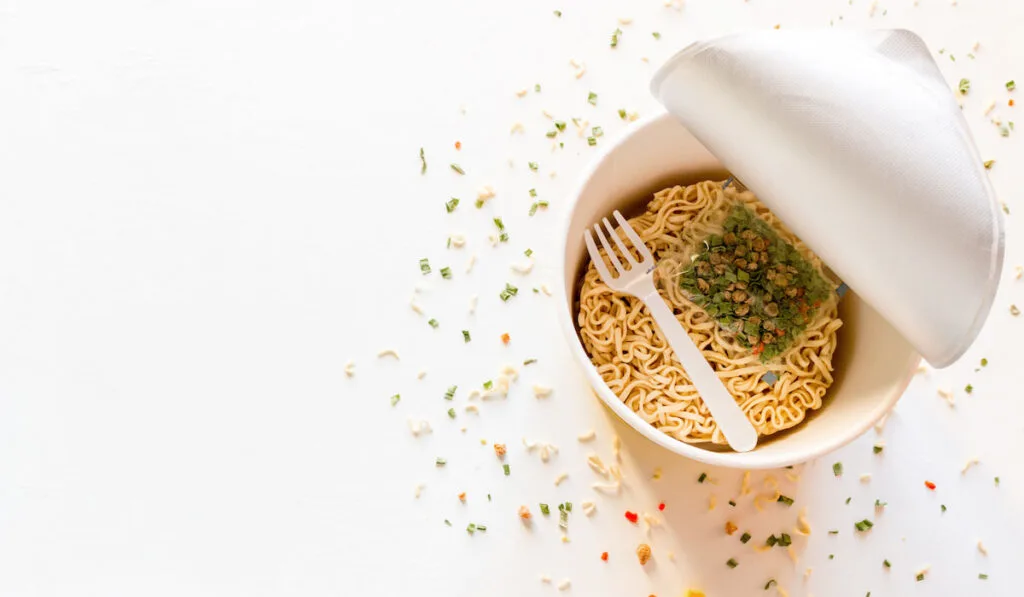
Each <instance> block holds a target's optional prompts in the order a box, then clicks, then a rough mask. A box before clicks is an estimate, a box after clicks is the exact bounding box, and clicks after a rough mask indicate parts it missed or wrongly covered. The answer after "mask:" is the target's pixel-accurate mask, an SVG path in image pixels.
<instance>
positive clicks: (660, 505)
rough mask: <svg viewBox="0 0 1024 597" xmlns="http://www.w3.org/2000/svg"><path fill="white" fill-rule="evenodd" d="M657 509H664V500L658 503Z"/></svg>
mask: <svg viewBox="0 0 1024 597" xmlns="http://www.w3.org/2000/svg"><path fill="white" fill-rule="evenodd" d="M658 510H661V511H662V512H664V511H665V502H662V503H660V504H658Z"/></svg>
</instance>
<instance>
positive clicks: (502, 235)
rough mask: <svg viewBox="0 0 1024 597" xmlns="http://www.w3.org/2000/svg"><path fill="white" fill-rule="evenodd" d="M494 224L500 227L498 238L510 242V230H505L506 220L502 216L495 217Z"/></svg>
mask: <svg viewBox="0 0 1024 597" xmlns="http://www.w3.org/2000/svg"><path fill="white" fill-rule="evenodd" d="M494 225H495V226H497V227H498V232H499V233H500V234H499V235H498V240H500V241H501V242H503V243H507V242H508V232H506V231H505V222H504V221H502V219H501V218H494Z"/></svg>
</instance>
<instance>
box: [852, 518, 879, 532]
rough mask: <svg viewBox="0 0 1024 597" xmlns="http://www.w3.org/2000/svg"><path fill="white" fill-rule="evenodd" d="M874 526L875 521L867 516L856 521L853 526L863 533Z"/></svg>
mask: <svg viewBox="0 0 1024 597" xmlns="http://www.w3.org/2000/svg"><path fill="white" fill-rule="evenodd" d="M873 526H875V523H873V522H871V521H870V520H868V519H867V518H865V519H864V520H862V521H860V522H856V523H854V525H853V528H855V529H857V530H858V531H860V532H862V533H863V532H864V531H866V530H868V529H870V528H871V527H873Z"/></svg>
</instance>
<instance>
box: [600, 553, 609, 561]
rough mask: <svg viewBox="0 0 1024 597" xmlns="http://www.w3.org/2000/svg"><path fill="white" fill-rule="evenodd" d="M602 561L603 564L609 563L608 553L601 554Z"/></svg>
mask: <svg viewBox="0 0 1024 597" xmlns="http://www.w3.org/2000/svg"><path fill="white" fill-rule="evenodd" d="M601 561H602V562H607V561H608V552H607V551H602V552H601Z"/></svg>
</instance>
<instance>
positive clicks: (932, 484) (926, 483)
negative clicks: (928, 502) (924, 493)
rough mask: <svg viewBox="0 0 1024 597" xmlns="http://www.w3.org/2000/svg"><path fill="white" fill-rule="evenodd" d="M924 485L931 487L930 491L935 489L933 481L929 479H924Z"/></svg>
mask: <svg viewBox="0 0 1024 597" xmlns="http://www.w3.org/2000/svg"><path fill="white" fill-rule="evenodd" d="M924 486H925V487H927V488H928V489H931V490H932V491H935V483H932V482H931V481H925V482H924Z"/></svg>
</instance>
